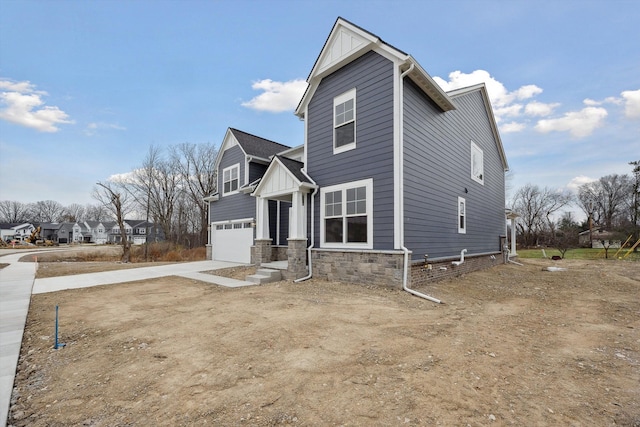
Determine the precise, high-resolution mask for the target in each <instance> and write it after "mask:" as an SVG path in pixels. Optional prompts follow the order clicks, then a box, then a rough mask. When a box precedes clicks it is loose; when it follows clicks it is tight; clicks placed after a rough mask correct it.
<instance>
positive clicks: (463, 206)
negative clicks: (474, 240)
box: [458, 197, 467, 234]
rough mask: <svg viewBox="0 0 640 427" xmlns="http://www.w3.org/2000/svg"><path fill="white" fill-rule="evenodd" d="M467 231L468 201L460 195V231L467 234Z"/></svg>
mask: <svg viewBox="0 0 640 427" xmlns="http://www.w3.org/2000/svg"><path fill="white" fill-rule="evenodd" d="M466 232H467V201H466V200H465V199H464V198H462V197H458V233H460V234H466Z"/></svg>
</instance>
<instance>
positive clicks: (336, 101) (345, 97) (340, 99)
mask: <svg viewBox="0 0 640 427" xmlns="http://www.w3.org/2000/svg"><path fill="white" fill-rule="evenodd" d="M351 99H352V100H353V118H352V119H350V120H346V121H343V122H340V123H338V122H337V121H336V107H337V106H338V105H340V104H344V103H345V102H347V101H349V100H351ZM332 114H333V154H338V153H344V152H345V151H349V150H353V149H355V148H356V141H357V139H358V138H357V135H356V127H357V126H356V89H355V88H353V89H351V90H349V91H347V92H345V93H343V94H341V95H338V96H336V97H335V98H333V111H332ZM348 123H353V142H351V143H349V144H345V145H342V146H340V147H337V146H336V129H337V128H338V127H341V126H344V125H346V124H348Z"/></svg>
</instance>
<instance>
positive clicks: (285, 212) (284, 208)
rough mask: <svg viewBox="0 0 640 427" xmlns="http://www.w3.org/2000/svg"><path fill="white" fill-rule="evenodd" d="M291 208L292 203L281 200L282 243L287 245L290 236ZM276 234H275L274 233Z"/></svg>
mask: <svg viewBox="0 0 640 427" xmlns="http://www.w3.org/2000/svg"><path fill="white" fill-rule="evenodd" d="M289 208H291V203H289V202H280V245H282V246H286V245H287V244H288V242H287V239H288V238H289ZM274 236H275V234H274Z"/></svg>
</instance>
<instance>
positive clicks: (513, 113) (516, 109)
mask: <svg viewBox="0 0 640 427" xmlns="http://www.w3.org/2000/svg"><path fill="white" fill-rule="evenodd" d="M520 111H522V104H513V105H506V106H502V107H496V108H494V109H493V114H494V115H495V116H496V121H498V122H499V121H501V120H502V118H503V117H517V116H519V115H520Z"/></svg>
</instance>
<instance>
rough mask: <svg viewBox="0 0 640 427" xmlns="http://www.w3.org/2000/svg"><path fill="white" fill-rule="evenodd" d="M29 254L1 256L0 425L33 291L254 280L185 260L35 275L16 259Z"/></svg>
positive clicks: (6, 410)
mask: <svg viewBox="0 0 640 427" xmlns="http://www.w3.org/2000/svg"><path fill="white" fill-rule="evenodd" d="M31 254H37V252H24V251H19V252H16V253H11V254H9V255H5V256H0V263H8V264H10V265H9V266H7V267H5V268H3V269H0V427H5V426H6V425H7V418H8V415H9V408H10V405H11V393H12V391H13V382H14V380H15V374H16V368H17V366H18V358H19V357H20V346H21V345H22V334H23V332H24V327H25V324H26V321H27V314H28V312H29V303H30V302H31V294H32V293H33V294H41V293H47V292H56V291H61V290H65V289H78V288H87V287H91V286H99V285H110V284H117V283H126V282H133V281H136V280H145V279H154V278H157V277H166V276H181V277H186V278H190V279H195V280H200V281H203V282H208V283H212V284H216V285H220V286H226V287H240V286H252V285H255V283H251V282H245V281H243V280H235V279H229V278H226V277H221V276H214V275H212V274H206V273H202V271H210V270H217V269H220V268H227V267H236V266H239V265H241V264H236V263H231V262H220V261H198V262H186V263H180V264H169V265H163V266H154V267H140V268H131V269H127V270H117V271H107V272H101V273H88V274H78V275H74V276H62V277H51V278H46V279H35V274H36V264H35V263H32V262H18V260H19V259H20V258H22V257H24V256H26V255H31Z"/></svg>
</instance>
